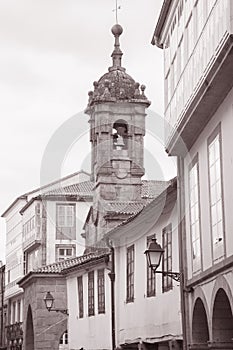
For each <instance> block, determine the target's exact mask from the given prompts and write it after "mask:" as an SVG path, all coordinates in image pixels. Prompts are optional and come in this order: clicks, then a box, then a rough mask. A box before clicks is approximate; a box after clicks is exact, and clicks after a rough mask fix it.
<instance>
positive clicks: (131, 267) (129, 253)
mask: <svg viewBox="0 0 233 350" xmlns="http://www.w3.org/2000/svg"><path fill="white" fill-rule="evenodd" d="M134 271H135V248H134V244H133V245H131V246H129V247H127V250H126V302H127V303H132V302H134Z"/></svg>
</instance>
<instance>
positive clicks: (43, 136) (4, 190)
mask: <svg viewBox="0 0 233 350" xmlns="http://www.w3.org/2000/svg"><path fill="white" fill-rule="evenodd" d="M118 5H119V6H120V7H121V8H120V10H119V11H118V21H119V23H120V24H121V25H122V27H123V30H124V31H123V34H122V35H121V37H120V43H121V49H122V51H123V53H124V55H123V58H122V65H123V66H124V67H125V68H126V72H127V73H128V74H130V75H131V76H132V77H133V78H134V80H136V81H138V82H140V83H141V84H145V85H146V95H147V97H148V99H149V100H150V101H151V102H152V103H151V107H150V110H151V112H150V113H149V115H150V118H149V117H148V118H149V119H150V123H149V130H148V136H147V141H146V145H145V152H146V153H147V155H148V156H147V159H148V163H151V160H153V159H154V160H155V163H156V164H157V165H156V166H155V168H156V167H157V168H158V169H160V170H159V172H160V175H161V176H162V177H167V178H170V177H172V176H174V169H175V165H174V160H172V159H171V158H170V159H169V158H168V157H167V156H166V154H165V152H164V149H163V143H162V141H161V138H162V136H161V134H162V131H161V130H162V129H161V125H162V124H161V120H162V119H161V118H162V116H163V53H162V50H160V49H158V48H157V47H156V46H152V45H151V39H152V36H153V32H154V29H155V25H156V21H157V18H158V16H159V12H160V9H161V6H162V0H144V1H140V0H118ZM114 8H115V1H114V0H98V1H97V0H85V1H81V0H1V1H0V52H1V55H0V116H1V128H0V150H1V151H0V164H1V171H0V198H1V200H0V213H1V214H2V213H3V212H4V210H5V209H6V208H7V207H8V206H9V205H10V204H11V203H12V201H13V200H14V199H15V198H17V197H18V196H19V195H21V194H23V193H25V192H27V191H30V190H32V189H34V188H37V187H39V186H40V184H41V163H42V160H43V159H44V156H45V154H46V152H47V150H48V145H50V144H51V140H53V139H54V138H55V136H56V133H57V130H64V129H65V127H66V125H67V122H68V121H70V120H76V124H74V125H75V127H76V126H77V137H76V142H74V141H72V142H70V144H69V146H68V147H67V150H66V152H65V157H64V159H63V160H62V167H61V169H60V176H65V175H67V174H70V173H73V172H75V171H78V170H80V169H82V168H83V169H84V170H89V157H88V155H89V147H90V146H89V142H88V117H87V116H85V115H84V114H83V110H84V109H85V107H86V105H87V101H88V91H90V90H92V89H93V82H94V81H95V80H98V79H99V78H100V77H101V76H102V75H103V74H104V73H106V72H107V70H108V67H110V66H111V53H112V51H113V44H114V38H113V35H112V33H111V27H112V26H113V25H114V23H115V12H113V9H114ZM72 118H73V119H72ZM159 124H160V126H159ZM66 137H69V136H67V135H66ZM153 142H155V145H154V146H153V145H152V144H153ZM61 143H62V142H61ZM151 145H152V146H151ZM155 148H156V149H160V151H159V152H158V155H157V156H156V157H155V155H154V149H155ZM59 150H60V148H59V147H58V148H57V149H54V152H55V153H56V152H57V153H59ZM155 158H156V159H155ZM151 176H153V174H151ZM151 176H148V177H151ZM4 245H5V224H4V220H3V219H1V220H0V260H1V259H2V260H4Z"/></svg>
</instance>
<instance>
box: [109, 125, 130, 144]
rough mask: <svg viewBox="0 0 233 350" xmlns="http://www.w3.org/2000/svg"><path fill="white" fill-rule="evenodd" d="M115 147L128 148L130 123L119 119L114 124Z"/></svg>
mask: <svg viewBox="0 0 233 350" xmlns="http://www.w3.org/2000/svg"><path fill="white" fill-rule="evenodd" d="M112 134H113V149H116V150H124V149H128V124H127V123H126V121H124V120H122V119H119V120H117V121H116V122H115V123H114V124H113V132H112Z"/></svg>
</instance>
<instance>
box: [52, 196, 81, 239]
mask: <svg viewBox="0 0 233 350" xmlns="http://www.w3.org/2000/svg"><path fill="white" fill-rule="evenodd" d="M60 207H63V208H65V209H64V224H62V225H61V223H60V213H59V210H60V209H59V208H60ZM70 207H71V208H72V225H69V224H68V216H69V215H67V214H68V211H69V210H68V208H70ZM56 239H63V240H66V239H76V203H67V202H66V203H64V202H57V203H56Z"/></svg>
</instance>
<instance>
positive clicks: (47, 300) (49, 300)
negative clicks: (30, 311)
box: [44, 292, 69, 315]
mask: <svg viewBox="0 0 233 350" xmlns="http://www.w3.org/2000/svg"><path fill="white" fill-rule="evenodd" d="M44 302H45V306H46V309H47V310H48V311H49V312H50V311H55V312H61V313H62V314H64V315H69V314H68V310H67V309H57V308H53V304H54V297H53V296H52V294H51V293H50V292H47V293H46V296H45V297H44Z"/></svg>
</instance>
